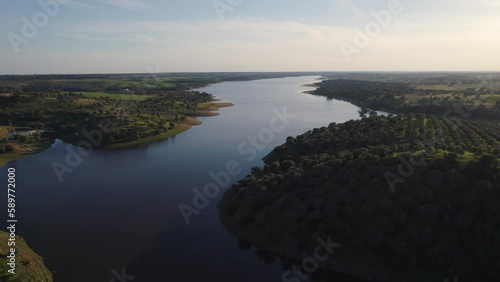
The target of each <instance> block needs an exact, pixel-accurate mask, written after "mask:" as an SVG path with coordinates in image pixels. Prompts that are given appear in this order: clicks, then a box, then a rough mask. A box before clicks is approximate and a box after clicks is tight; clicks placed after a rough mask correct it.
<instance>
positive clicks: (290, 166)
mask: <svg viewBox="0 0 500 282" xmlns="http://www.w3.org/2000/svg"><path fill="white" fill-rule="evenodd" d="M499 128H500V127H499V123H498V121H481V120H469V119H459V118H453V119H448V118H443V117H440V116H435V115H431V114H424V113H421V114H398V115H389V116H371V117H368V118H362V119H361V120H356V121H352V120H351V121H348V122H346V123H342V124H336V123H332V124H330V125H329V126H326V127H322V128H316V129H314V130H311V131H308V132H306V133H305V134H302V135H300V136H297V137H296V138H294V137H288V138H287V140H286V143H285V144H283V145H281V146H278V147H277V148H275V149H274V150H273V151H272V152H271V153H270V154H269V155H268V156H266V157H265V158H264V162H265V165H264V166H263V167H262V168H258V167H254V168H252V172H251V174H250V175H248V176H246V177H245V178H244V179H242V180H241V181H239V182H237V183H236V184H235V185H234V186H233V187H232V188H231V189H230V190H228V191H227V192H226V193H225V194H224V197H223V199H222V200H221V201H220V202H219V205H218V207H219V212H220V218H221V221H222V223H223V224H224V226H225V227H226V229H228V230H229V231H230V232H231V233H232V234H234V235H235V236H236V237H238V238H239V239H240V240H242V241H245V242H248V243H251V244H253V245H255V246H257V247H259V248H262V249H264V250H266V251H270V252H271V253H274V254H277V255H280V256H284V257H286V258H291V259H294V260H296V261H301V260H302V259H304V258H305V257H307V256H312V252H313V250H314V248H315V247H316V245H315V244H317V243H316V239H317V238H327V237H328V236H331V237H332V240H333V241H334V242H337V243H339V244H340V245H341V246H340V247H339V248H338V249H337V250H336V251H335V254H334V259H331V260H327V261H325V262H323V263H321V264H320V266H321V267H322V268H324V269H331V270H335V271H338V272H344V273H348V274H351V275H353V276H356V277H360V278H364V279H370V280H374V281H415V282H416V281H443V279H444V278H445V277H451V278H450V279H453V278H454V277H459V281H478V279H477V278H478V277H481V279H480V280H481V281H497V269H498V267H499V266H500V235H499V234H500V230H498V228H499V226H500V210H499V209H498V201H499V200H500V181H498V180H499V176H500V175H499V158H500V129H499ZM450 281H452V280H450Z"/></svg>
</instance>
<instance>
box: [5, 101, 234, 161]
mask: <svg viewBox="0 0 500 282" xmlns="http://www.w3.org/2000/svg"><path fill="white" fill-rule="evenodd" d="M231 106H234V104H233V103H228V102H207V103H201V104H199V105H198V107H197V109H196V111H195V112H194V113H193V114H192V115H190V116H187V117H186V118H185V119H184V121H182V122H180V123H178V124H176V125H175V126H174V127H173V128H172V129H170V130H168V131H166V132H163V133H161V134H158V135H155V136H149V137H145V138H141V139H139V140H134V141H130V142H124V143H116V144H111V145H108V146H105V147H104V148H105V149H121V148H127V147H133V146H137V145H143V144H147V143H151V142H155V141H161V140H164V139H167V138H169V137H173V136H176V135H178V134H180V133H182V132H185V131H187V130H189V129H191V128H192V127H193V126H198V125H201V124H202V122H201V121H200V120H198V119H197V118H196V117H197V116H218V115H220V113H219V112H218V110H219V109H220V108H224V107H231ZM52 143H53V142H52V141H51V140H50V141H49V139H46V138H44V139H43V140H42V141H41V142H38V143H35V144H14V145H13V147H14V149H13V151H12V152H6V153H2V154H0V168H1V167H3V166H4V165H6V164H7V163H8V162H11V161H13V160H16V159H19V158H22V157H24V156H29V155H31V154H35V153H40V152H43V151H45V150H47V149H48V148H50V146H51V144H52Z"/></svg>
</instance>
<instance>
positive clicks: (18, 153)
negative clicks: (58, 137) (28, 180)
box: [0, 138, 52, 168]
mask: <svg viewBox="0 0 500 282" xmlns="http://www.w3.org/2000/svg"><path fill="white" fill-rule="evenodd" d="M51 145H52V141H51V140H49V139H47V138H44V139H43V140H41V141H40V142H38V143H35V144H13V145H12V146H13V151H12V152H7V153H2V154H0V168H2V167H3V166H4V165H6V164H7V163H8V162H11V161H13V160H17V159H20V158H22V157H26V156H29V155H32V154H36V153H40V152H43V151H45V150H47V149H48V148H50V146H51Z"/></svg>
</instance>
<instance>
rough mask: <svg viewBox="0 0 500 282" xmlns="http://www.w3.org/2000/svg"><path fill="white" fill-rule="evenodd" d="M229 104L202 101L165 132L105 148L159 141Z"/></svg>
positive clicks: (196, 123)
mask: <svg viewBox="0 0 500 282" xmlns="http://www.w3.org/2000/svg"><path fill="white" fill-rule="evenodd" d="M231 106H234V104H232V103H227V102H210V103H202V104H200V105H198V109H197V110H196V111H195V112H194V114H193V115H192V116H187V117H186V118H185V120H184V121H183V122H181V123H179V124H177V125H176V126H175V127H174V128H173V129H170V130H168V131H167V132H164V133H162V134H159V135H155V136H150V137H146V138H141V139H139V140H135V141H131V142H125V143H117V144H111V145H108V146H106V147H105V149H118V148H127V147H132V146H137V145H144V144H147V143H151V142H154V141H161V140H164V139H167V138H169V137H174V136H176V135H178V134H180V133H182V132H184V131H187V130H189V129H191V128H192V127H193V126H198V125H201V124H202V122H201V121H200V120H198V119H197V118H196V117H197V116H218V115H220V113H219V112H217V111H218V110H219V109H220V108H223V107H231Z"/></svg>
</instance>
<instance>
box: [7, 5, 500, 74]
mask: <svg viewBox="0 0 500 282" xmlns="http://www.w3.org/2000/svg"><path fill="white" fill-rule="evenodd" d="M0 36H1V40H0V74H54V73H57V74H59V73H147V72H230V71H248V72H255V71H263V72H267V71H500V53H499V50H500V1H498V0H418V1H417V0H267V1H265V0H168V1H165V0H27V1H2V2H1V4H0Z"/></svg>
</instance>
